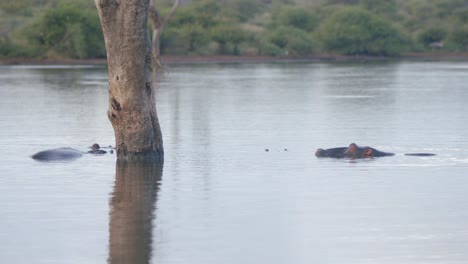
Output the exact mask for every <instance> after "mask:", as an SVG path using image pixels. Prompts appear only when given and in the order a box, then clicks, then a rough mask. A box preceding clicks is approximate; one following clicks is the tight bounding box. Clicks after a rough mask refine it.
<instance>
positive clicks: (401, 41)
mask: <svg viewBox="0 0 468 264" xmlns="http://www.w3.org/2000/svg"><path fill="white" fill-rule="evenodd" d="M319 36H320V38H321V40H322V41H323V44H324V46H325V48H326V49H327V50H330V51H335V52H339V53H343V54H346V55H378V56H393V55H398V54H400V53H401V52H403V51H404V50H405V49H406V46H407V43H408V41H407V40H406V39H405V38H404V37H403V34H402V33H401V32H400V31H399V30H398V29H397V28H395V27H394V26H393V25H392V24H391V23H390V22H388V21H386V20H384V19H382V18H379V17H377V16H376V15H373V14H371V13H369V12H368V11H365V10H362V9H360V8H344V9H341V10H339V11H337V12H336V13H334V14H333V15H332V16H331V17H329V18H328V19H326V20H325V22H324V23H323V24H322V25H321V26H320V29H319Z"/></svg>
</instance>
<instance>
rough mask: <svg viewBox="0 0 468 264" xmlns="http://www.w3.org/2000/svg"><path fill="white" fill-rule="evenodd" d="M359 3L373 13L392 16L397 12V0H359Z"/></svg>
mask: <svg viewBox="0 0 468 264" xmlns="http://www.w3.org/2000/svg"><path fill="white" fill-rule="evenodd" d="M359 5H360V6H362V7H363V8H364V9H366V10H368V11H370V12H372V13H374V14H382V15H385V16H387V17H393V16H395V15H396V14H397V12H398V4H397V0H360V1H359Z"/></svg>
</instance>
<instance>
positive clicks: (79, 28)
mask: <svg viewBox="0 0 468 264" xmlns="http://www.w3.org/2000/svg"><path fill="white" fill-rule="evenodd" d="M25 33H26V35H27V37H28V39H29V41H30V42H31V43H32V44H34V45H35V46H37V47H38V48H39V50H40V51H41V52H43V53H46V54H47V56H52V57H59V58H60V57H65V58H67V57H68V58H80V59H83V58H96V57H104V56H105V54H106V53H105V49H104V41H103V37H102V30H101V25H100V22H99V17H98V15H97V12H96V11H95V10H86V9H83V8H81V7H80V6H79V5H77V4H73V3H72V2H64V3H61V4H59V5H57V6H56V7H54V8H51V9H49V10H47V11H46V13H45V14H44V15H43V16H42V17H40V18H39V19H38V20H37V21H36V22H35V23H34V25H33V26H32V27H31V28H28V29H27V30H26V31H25Z"/></svg>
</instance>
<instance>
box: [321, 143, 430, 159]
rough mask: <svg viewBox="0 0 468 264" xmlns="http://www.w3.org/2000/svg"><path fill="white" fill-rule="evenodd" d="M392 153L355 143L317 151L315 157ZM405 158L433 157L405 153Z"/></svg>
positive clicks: (349, 156) (372, 155) (350, 157)
mask: <svg viewBox="0 0 468 264" xmlns="http://www.w3.org/2000/svg"><path fill="white" fill-rule="evenodd" d="M394 155H395V154H394V153H390V152H383V151H380V150H377V149H375V148H371V147H367V146H366V147H361V146H358V145H356V144H355V143H351V144H350V145H349V146H348V147H340V148H330V149H321V148H319V149H317V151H316V152H315V156H316V157H318V158H335V159H343V158H347V159H368V158H378V157H388V156H394ZM405 155H406V156H418V157H428V156H435V154H432V153H407V154H405Z"/></svg>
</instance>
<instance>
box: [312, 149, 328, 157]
mask: <svg viewBox="0 0 468 264" xmlns="http://www.w3.org/2000/svg"><path fill="white" fill-rule="evenodd" d="M315 156H316V157H319V158H325V157H327V151H326V150H324V149H321V148H319V149H317V151H315Z"/></svg>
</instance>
